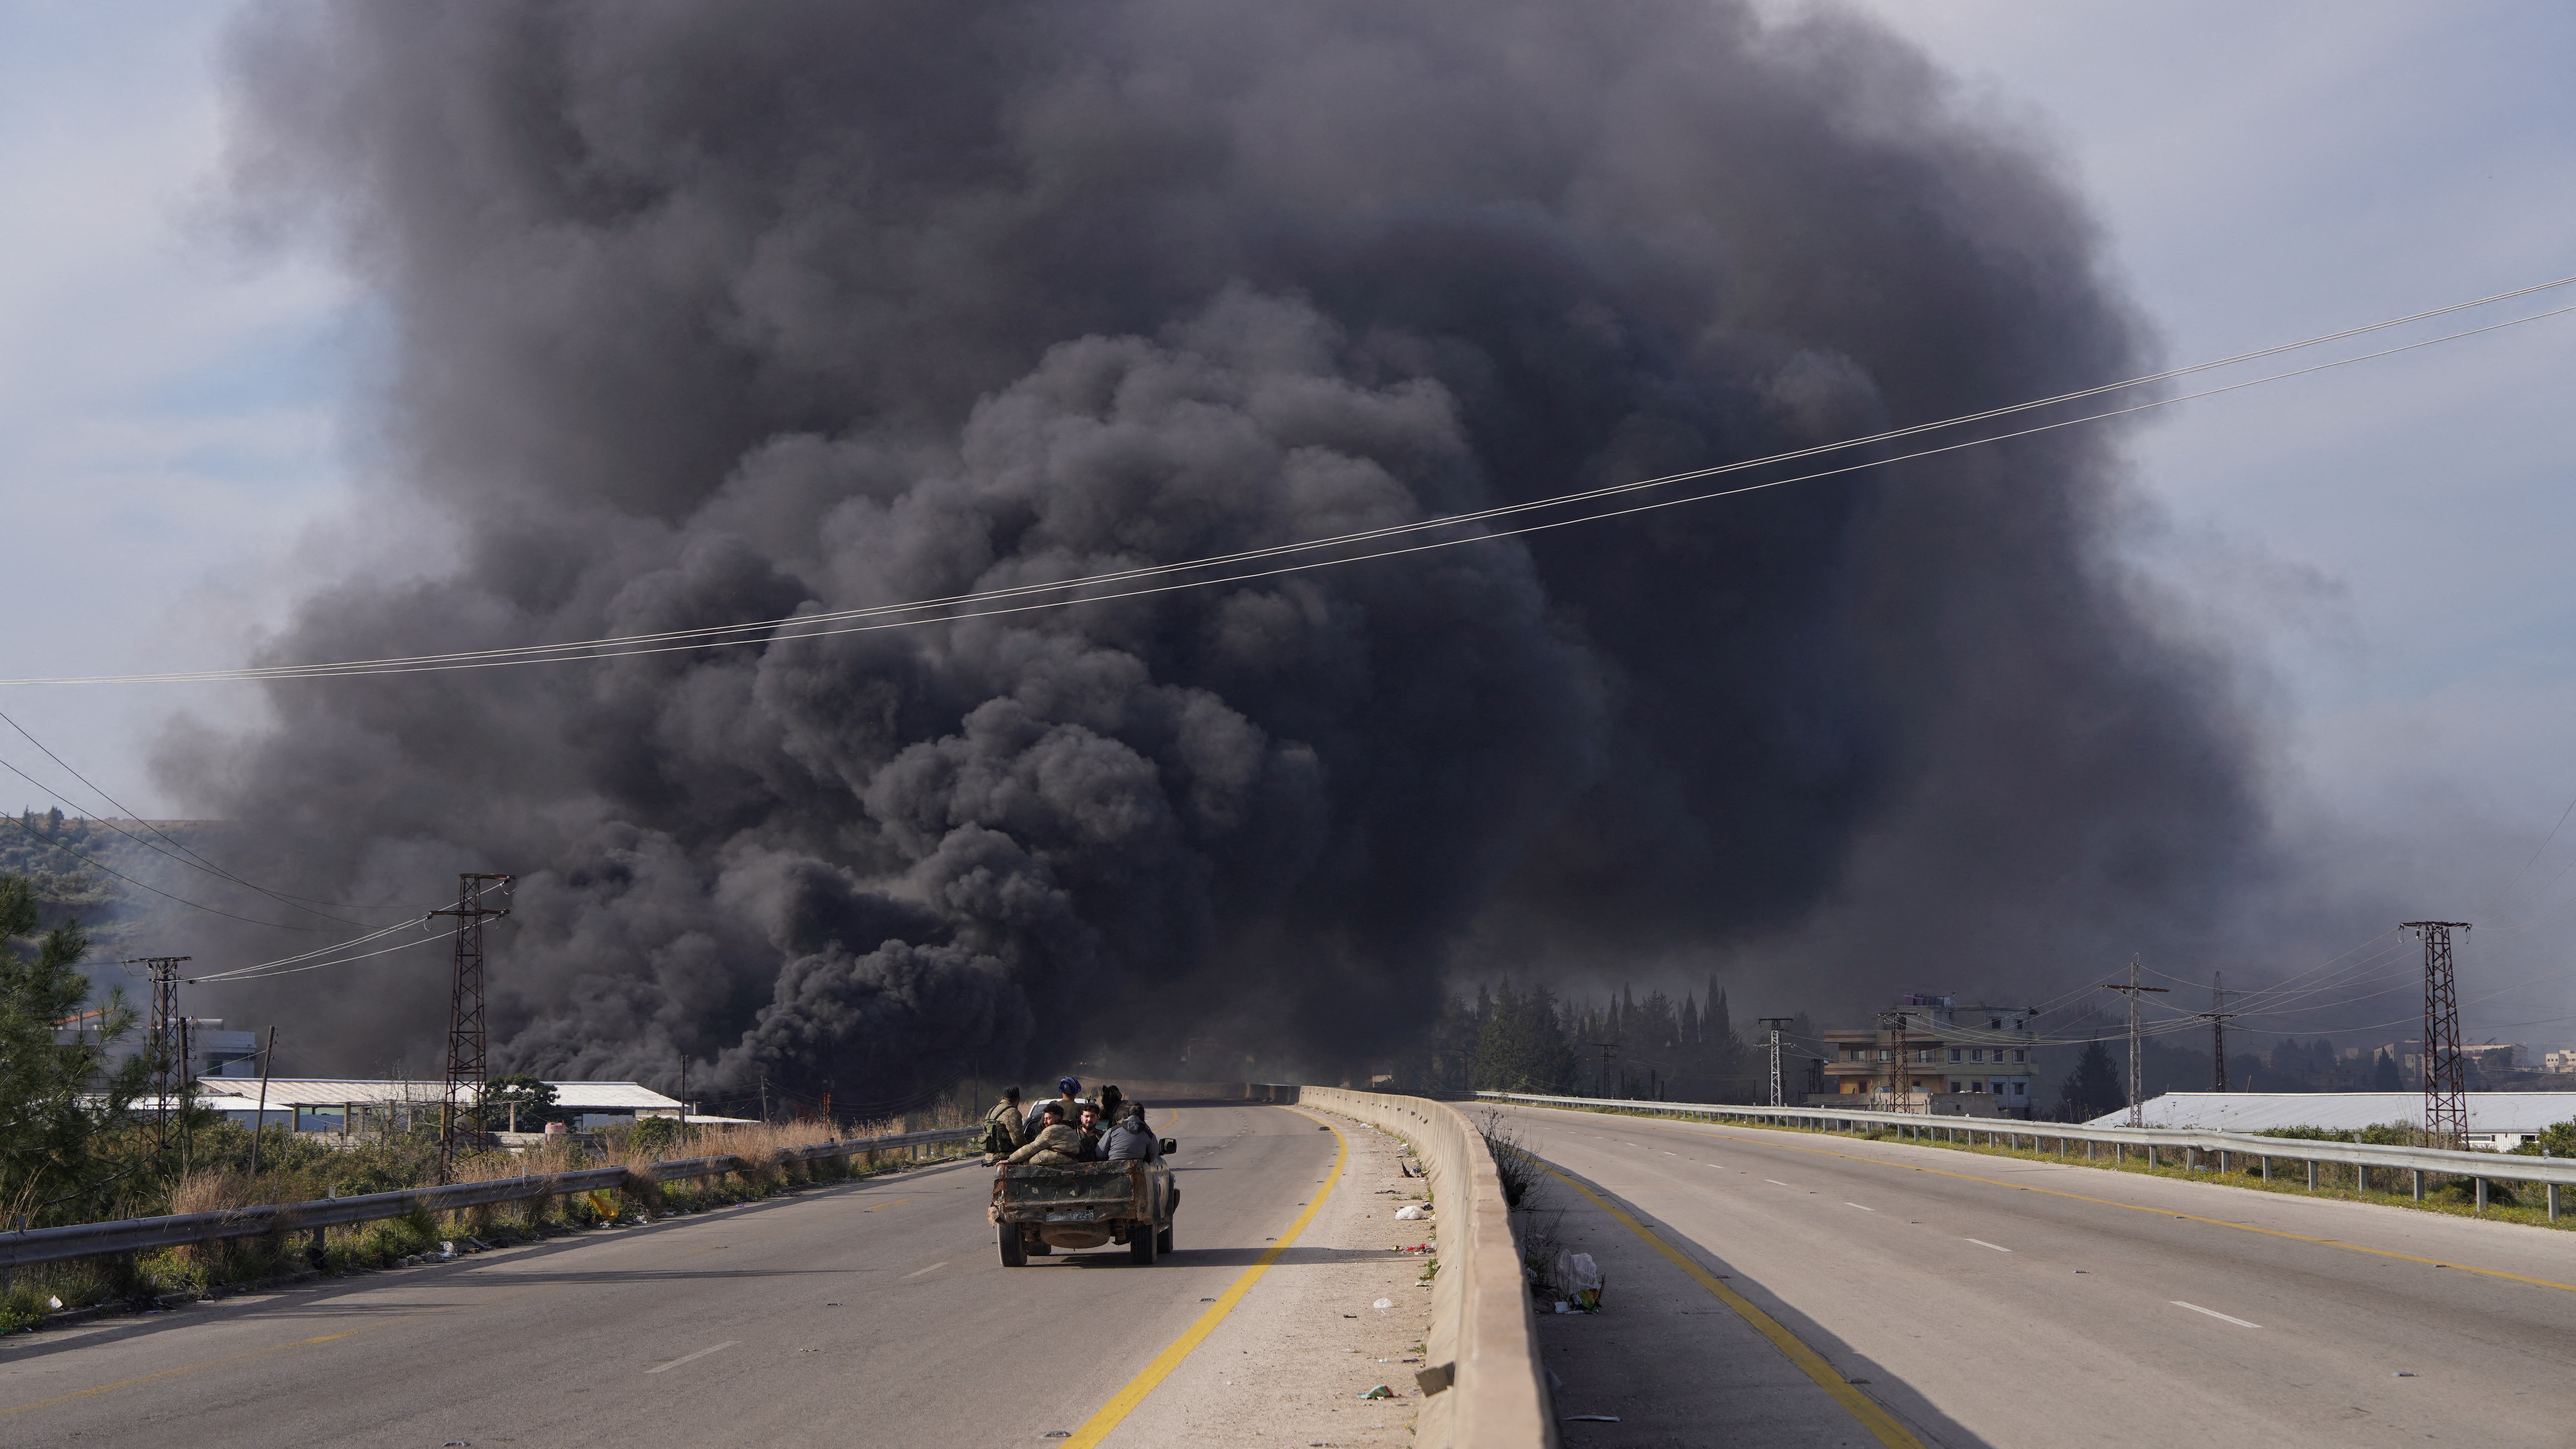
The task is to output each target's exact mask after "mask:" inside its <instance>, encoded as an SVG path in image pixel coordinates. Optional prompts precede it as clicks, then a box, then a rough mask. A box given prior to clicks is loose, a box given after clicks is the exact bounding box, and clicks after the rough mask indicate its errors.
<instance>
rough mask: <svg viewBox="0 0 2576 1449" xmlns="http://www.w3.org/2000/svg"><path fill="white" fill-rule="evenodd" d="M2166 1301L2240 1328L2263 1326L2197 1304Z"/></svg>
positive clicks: (2176, 1299)
mask: <svg viewBox="0 0 2576 1449" xmlns="http://www.w3.org/2000/svg"><path fill="white" fill-rule="evenodd" d="M2165 1301H2166V1302H2167V1303H2170V1304H2172V1305H2173V1306H2174V1307H2176V1308H2188V1309H2190V1310H2191V1311H2192V1312H2194V1313H2206V1314H2208V1315H2209V1316H2210V1317H2212V1318H2216V1319H2220V1320H2222V1321H2224V1322H2228V1323H2233V1324H2235V1325H2236V1326H2237V1327H2239V1328H2261V1327H2262V1326H2263V1325H2261V1324H2259V1323H2248V1322H2246V1321H2245V1320H2244V1319H2242V1318H2238V1317H2236V1316H2235V1315H2233V1314H2228V1313H2221V1312H2219V1311H2218V1310H2217V1309H2215V1308H2203V1307H2201V1306H2200V1305H2199V1304H2197V1303H2185V1302H2183V1301H2182V1300H2181V1299H2179V1298H2168V1299H2166V1300H2165Z"/></svg>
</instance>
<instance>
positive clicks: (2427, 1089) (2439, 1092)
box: [2403, 921, 2469, 1151]
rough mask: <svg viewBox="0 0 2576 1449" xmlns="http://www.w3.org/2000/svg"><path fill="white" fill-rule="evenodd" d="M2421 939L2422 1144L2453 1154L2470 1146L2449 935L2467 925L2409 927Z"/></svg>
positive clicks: (2456, 987)
mask: <svg viewBox="0 0 2576 1449" xmlns="http://www.w3.org/2000/svg"><path fill="white" fill-rule="evenodd" d="M2403 924H2404V927H2405V929H2407V930H2410V931H2420V932H2422V933H2423V936H2424V1140H2425V1141H2426V1142H2427V1143H2429V1144H2431V1145H2432V1146H2435V1147H2448V1148H2450V1149H2452V1150H2453V1151H2457V1150H2459V1149H2461V1148H2463V1147H2466V1146H2467V1145H2468V1141H2469V1090H2468V1080H2467V1078H2468V1073H2467V1071H2466V1070H2465V1069H2464V1068H2463V1067H2462V1065H2461V1062H2460V985H2459V982H2458V981H2457V980H2456V979H2455V978H2454V977H2453V976H2452V974H2451V932H2452V931H2453V930H2455V929H2456V930H2462V931H2465V930H2467V929H2469V923H2468V922H2466V921H2407V922H2405V923H2403Z"/></svg>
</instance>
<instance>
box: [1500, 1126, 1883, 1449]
mask: <svg viewBox="0 0 2576 1449" xmlns="http://www.w3.org/2000/svg"><path fill="white" fill-rule="evenodd" d="M1547 1175H1548V1176H1550V1177H1553V1178H1555V1179H1556V1180H1557V1181H1559V1182H1561V1183H1564V1184H1565V1185H1566V1186H1568V1187H1570V1188H1573V1189H1574V1190H1575V1191H1576V1192H1579V1193H1581V1194H1583V1195H1584V1196H1585V1197H1588V1198H1590V1199H1592V1204H1593V1206H1595V1207H1597V1208H1599V1209H1601V1210H1602V1211H1603V1212H1605V1213H1608V1214H1609V1215H1610V1216H1611V1217H1612V1218H1614V1219H1616V1220H1617V1221H1618V1223H1619V1226H1621V1227H1623V1228H1626V1229H1627V1230H1628V1231H1630V1232H1632V1233H1635V1234H1636V1235H1637V1236H1638V1237H1640V1238H1643V1239H1645V1242H1646V1246H1647V1247H1650V1248H1652V1249H1654V1250H1655V1251H1656V1252H1658V1253H1661V1254H1663V1255H1664V1257H1665V1258H1667V1259H1669V1260H1670V1261H1671V1262H1672V1264H1673V1266H1674V1267H1676V1268H1679V1269H1681V1270H1682V1271H1683V1272H1685V1273H1688V1274H1689V1275H1691V1277H1693V1278H1695V1279H1697V1280H1699V1285H1700V1286H1701V1287H1703V1288H1705V1289H1707V1290H1708V1291H1709V1292H1711V1293H1714V1294H1716V1295H1717V1299H1718V1301H1719V1302H1721V1303H1723V1304H1725V1305H1726V1306H1727V1307H1729V1308H1732V1309H1734V1310H1735V1313H1736V1316H1737V1317H1739V1318H1741V1319H1743V1320H1744V1321H1745V1322H1747V1323H1749V1324H1752V1325H1753V1329H1754V1331H1755V1332H1756V1333H1759V1334H1761V1335H1762V1336H1763V1337H1764V1338H1767V1339H1769V1340H1771V1346H1772V1347H1774V1348H1776V1349H1778V1350H1780V1352H1782V1353H1784V1354H1786V1355H1788V1357H1789V1362H1791V1363H1794V1364H1796V1365H1797V1366H1798V1368H1799V1369H1800V1371H1802V1372H1803V1373H1805V1374H1806V1376H1807V1377H1809V1378H1811V1379H1814V1380H1815V1381H1816V1387H1818V1388H1820V1389H1823V1390H1824V1391H1825V1392H1826V1393H1828V1394H1830V1395H1832V1396H1833V1400H1834V1402H1835V1403H1837V1404H1840V1405H1842V1406H1843V1408H1844V1409H1845V1410H1847V1411H1848V1412H1849V1413H1850V1414H1851V1416H1852V1417H1853V1418H1855V1419H1858V1420H1859V1421H1860V1426H1861V1427H1862V1428H1864V1429H1867V1430H1868V1431H1869V1432H1870V1434H1871V1436H1872V1437H1874V1438H1876V1439H1877V1440H1878V1442H1879V1443H1881V1444H1884V1445H1886V1446H1887V1449H1923V1441H1922V1440H1920V1439H1917V1438H1915V1437H1914V1436H1913V1435H1912V1434H1910V1433H1908V1432H1907V1431H1906V1428H1905V1426H1904V1425H1903V1424H1900V1423H1898V1422H1896V1419H1895V1417H1894V1416H1893V1415H1891V1414H1889V1413H1888V1412H1887V1410H1885V1409H1883V1408H1880V1407H1879V1405H1878V1401H1877V1400H1875V1399H1873V1398H1871V1397H1870V1396H1869V1395H1867V1394H1864V1393H1862V1392H1861V1391H1860V1390H1859V1389H1856V1388H1854V1387H1852V1385H1851V1382H1850V1380H1848V1379H1845V1378H1844V1377H1843V1376H1842V1375H1841V1374H1839V1373H1837V1372H1835V1371H1834V1366H1833V1365H1832V1364H1829V1363H1827V1362H1825V1356H1824V1355H1823V1354H1820V1353H1818V1352H1816V1351H1815V1350H1814V1349H1812V1348H1810V1347H1808V1346H1807V1343H1806V1340H1804V1339H1802V1338H1800V1337H1798V1335H1796V1334H1794V1333H1791V1332H1790V1331H1789V1330H1788V1329H1787V1328H1786V1327H1784V1326H1783V1325H1782V1324H1781V1322H1780V1320H1778V1319H1776V1318H1773V1317H1772V1316H1771V1315H1770V1314H1768V1313H1765V1312H1763V1311H1762V1310H1761V1308H1760V1307H1758V1306H1756V1305H1755V1304H1754V1302H1753V1300H1751V1299H1749V1298H1747V1297H1745V1296H1744V1295H1743V1294H1741V1293H1738V1292H1736V1291H1735V1290H1734V1289H1732V1288H1729V1287H1728V1286H1726V1282H1725V1280H1723V1279H1721V1278H1719V1277H1718V1276H1717V1275H1716V1274H1714V1273H1711V1272H1710V1271H1708V1270H1707V1269H1706V1268H1703V1267H1701V1266H1700V1265H1699V1263H1698V1262H1697V1261H1696V1260H1694V1259H1693V1258H1691V1257H1690V1256H1689V1255H1687V1254H1685V1253H1683V1252H1682V1251H1681V1250H1680V1249H1679V1248H1676V1247H1674V1246H1673V1245H1672V1244H1670V1243H1667V1242H1665V1241H1664V1240H1663V1238H1662V1237H1661V1236H1660V1235H1658V1234H1657V1233H1656V1232H1655V1231H1654V1230H1653V1229H1652V1228H1649V1227H1647V1226H1646V1225H1645V1224H1644V1223H1641V1222H1639V1221H1637V1220H1636V1219H1635V1218H1633V1217H1631V1216H1629V1215H1628V1214H1627V1213H1626V1212H1625V1211H1623V1210H1621V1208H1620V1207H1619V1205H1618V1204H1616V1203H1614V1202H1612V1201H1610V1199H1608V1198H1606V1197H1603V1196H1602V1195H1601V1194H1599V1193H1597V1192H1594V1191H1593V1190H1592V1189H1591V1188H1590V1187H1587V1186H1585V1185H1584V1184H1582V1183H1580V1182H1577V1181H1575V1180H1574V1179H1573V1178H1570V1177H1568V1176H1566V1175H1565V1174H1564V1173H1562V1172H1559V1171H1557V1170H1556V1169H1555V1168H1553V1167H1551V1168H1549V1169H1548V1170H1547Z"/></svg>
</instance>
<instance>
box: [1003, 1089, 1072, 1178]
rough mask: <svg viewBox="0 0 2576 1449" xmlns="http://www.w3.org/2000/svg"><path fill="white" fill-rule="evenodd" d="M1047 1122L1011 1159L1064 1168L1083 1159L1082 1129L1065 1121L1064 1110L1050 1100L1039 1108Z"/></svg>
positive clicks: (1035, 1164)
mask: <svg viewBox="0 0 2576 1449" xmlns="http://www.w3.org/2000/svg"><path fill="white" fill-rule="evenodd" d="M1040 1118H1041V1120H1043V1121H1044V1122H1045V1123H1046V1125H1045V1126H1043V1127H1040V1128H1039V1129H1038V1135H1037V1136H1035V1137H1032V1138H1030V1139H1029V1140H1028V1142H1027V1143H1026V1144H1025V1145H1023V1146H1022V1147H1021V1148H1020V1149H1019V1150H1018V1151H1016V1152H1014V1153H1012V1154H1011V1155H1010V1157H1009V1159H1008V1160H1009V1161H1012V1162H1025V1163H1029V1164H1031V1165H1033V1166H1037V1167H1061V1166H1064V1165H1066V1164H1068V1163H1074V1162H1080V1161H1081V1160H1082V1129H1081V1128H1079V1127H1075V1126H1073V1125H1072V1124H1070V1123H1068V1122H1066V1121H1065V1120H1064V1109H1063V1108H1062V1107H1059V1106H1057V1105H1056V1104H1055V1103H1053V1102H1049V1103H1047V1104H1046V1106H1045V1107H1044V1108H1042V1109H1040Z"/></svg>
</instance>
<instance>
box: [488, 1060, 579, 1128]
mask: <svg viewBox="0 0 2576 1449" xmlns="http://www.w3.org/2000/svg"><path fill="white" fill-rule="evenodd" d="M564 1115H565V1114H564V1113H562V1112H560V1111H558V1110H556V1108H555V1089H554V1088H553V1087H552V1086H550V1085H548V1084H546V1083H544V1082H541V1081H539V1080H537V1079H536V1078H535V1077H533V1076H530V1075H529V1074H527V1073H526V1072H515V1073H512V1074H511V1075H509V1076H506V1077H495V1078H493V1079H492V1080H491V1081H490V1082H488V1083H486V1084H485V1085H484V1088H483V1101H482V1105H481V1109H480V1110H479V1111H477V1112H476V1113H475V1119H476V1122H477V1124H478V1126H477V1129H476V1130H478V1131H483V1132H506V1131H519V1132H542V1131H544V1130H545V1124H546V1123H548V1122H550V1121H553V1120H555V1119H557V1118H560V1117H562V1116H564ZM513 1123H516V1124H517V1125H516V1126H515V1127H513V1126H512V1125H511V1124H513Z"/></svg>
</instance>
